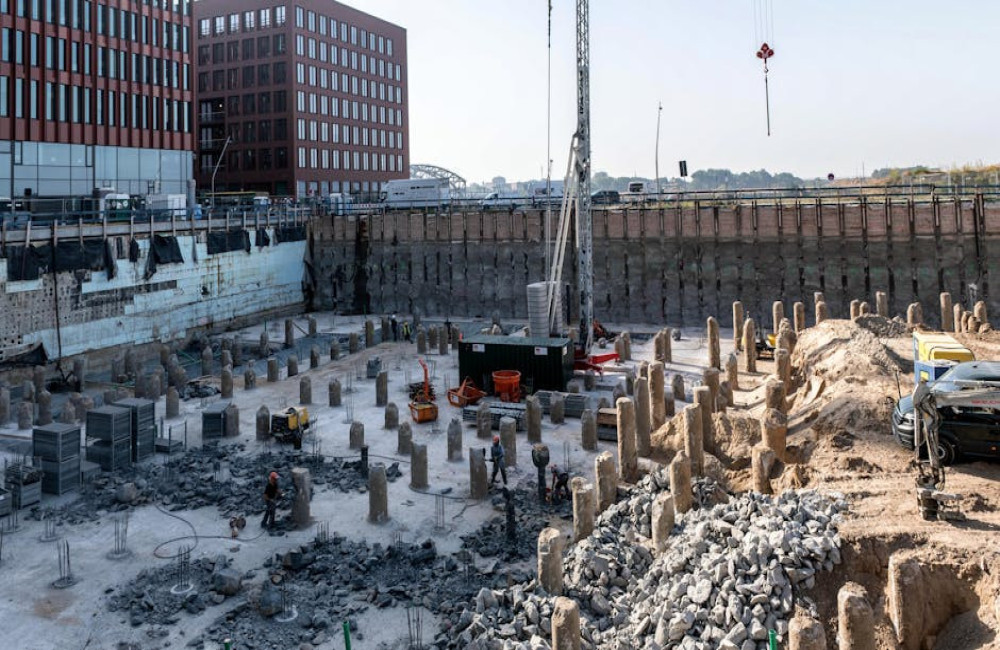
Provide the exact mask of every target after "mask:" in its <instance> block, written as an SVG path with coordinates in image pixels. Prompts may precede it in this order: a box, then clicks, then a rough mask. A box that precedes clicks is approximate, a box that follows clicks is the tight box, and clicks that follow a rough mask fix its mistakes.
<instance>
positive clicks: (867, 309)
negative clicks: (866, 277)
mask: <svg viewBox="0 0 1000 650" xmlns="http://www.w3.org/2000/svg"><path fill="white" fill-rule="evenodd" d="M858 313H859V314H860V315H861V316H871V313H872V307H871V305H869V304H868V301H867V300H862V301H861V306H860V307H858Z"/></svg>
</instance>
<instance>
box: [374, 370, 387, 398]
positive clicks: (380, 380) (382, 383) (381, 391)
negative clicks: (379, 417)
mask: <svg viewBox="0 0 1000 650" xmlns="http://www.w3.org/2000/svg"><path fill="white" fill-rule="evenodd" d="M388 403H389V371H388V370H381V371H379V373H378V375H377V376H376V377H375V406H385V405H386V404H388Z"/></svg>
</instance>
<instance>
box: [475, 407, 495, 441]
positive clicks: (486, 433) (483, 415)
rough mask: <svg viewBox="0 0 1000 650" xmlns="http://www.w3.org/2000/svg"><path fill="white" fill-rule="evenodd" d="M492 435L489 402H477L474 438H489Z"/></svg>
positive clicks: (491, 417)
mask: <svg viewBox="0 0 1000 650" xmlns="http://www.w3.org/2000/svg"><path fill="white" fill-rule="evenodd" d="M492 435H493V416H492V415H490V405H489V402H485V401H483V402H479V407H478V408H477V409H476V437H477V438H484V439H485V438H490V437H491V436H492Z"/></svg>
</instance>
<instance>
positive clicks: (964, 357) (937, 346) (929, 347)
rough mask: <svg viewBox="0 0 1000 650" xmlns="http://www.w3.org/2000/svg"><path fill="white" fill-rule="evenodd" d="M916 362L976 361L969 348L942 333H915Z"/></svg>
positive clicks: (914, 354)
mask: <svg viewBox="0 0 1000 650" xmlns="http://www.w3.org/2000/svg"><path fill="white" fill-rule="evenodd" d="M913 360H914V361H957V362H962V361H975V360H976V357H975V356H974V355H973V354H972V352H971V351H970V350H969V348H967V347H965V346H964V345H962V344H961V343H959V342H958V341H956V340H955V339H953V338H952V337H950V336H948V335H947V334H942V333H941V332H914V333H913Z"/></svg>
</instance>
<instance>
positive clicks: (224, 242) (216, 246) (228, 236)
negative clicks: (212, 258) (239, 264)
mask: <svg viewBox="0 0 1000 650" xmlns="http://www.w3.org/2000/svg"><path fill="white" fill-rule="evenodd" d="M232 251H246V252H247V253H249V252H250V233H248V232H247V231H245V230H230V231H228V232H210V233H208V254H209V255H217V254H219V253H229V252H232Z"/></svg>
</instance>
